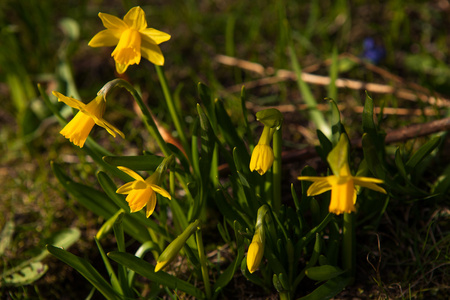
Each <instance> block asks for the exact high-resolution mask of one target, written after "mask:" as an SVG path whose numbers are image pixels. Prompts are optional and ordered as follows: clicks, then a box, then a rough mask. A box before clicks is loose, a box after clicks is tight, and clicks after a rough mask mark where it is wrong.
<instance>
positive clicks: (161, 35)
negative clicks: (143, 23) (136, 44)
mask: <svg viewBox="0 0 450 300" xmlns="http://www.w3.org/2000/svg"><path fill="white" fill-rule="evenodd" d="M139 32H140V33H141V35H142V38H143V39H144V40H146V41H147V42H148V43H150V44H155V43H156V44H161V43H162V42H165V41H168V40H169V39H170V34H167V33H165V32H162V31H159V30H156V29H154V28H145V29H143V30H140V31H139Z"/></svg>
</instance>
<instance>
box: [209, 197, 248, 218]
mask: <svg viewBox="0 0 450 300" xmlns="http://www.w3.org/2000/svg"><path fill="white" fill-rule="evenodd" d="M224 193H226V192H225V191H222V190H216V193H215V195H214V201H215V203H216V205H217V208H218V209H219V211H220V213H221V214H222V215H223V216H225V218H226V219H227V220H228V221H230V222H233V221H236V222H238V223H239V225H241V226H244V225H246V224H247V223H246V222H245V221H244V219H243V218H242V217H241V216H240V214H239V213H238V212H237V211H236V210H235V209H234V207H233V205H232V204H231V203H228V201H227V200H226V198H225V196H224Z"/></svg>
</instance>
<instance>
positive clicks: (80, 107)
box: [52, 91, 86, 110]
mask: <svg viewBox="0 0 450 300" xmlns="http://www.w3.org/2000/svg"><path fill="white" fill-rule="evenodd" d="M52 94H53V95H54V96H55V97H57V98H58V101H60V102H64V103H65V104H67V105H69V106H70V107H73V108H76V109H78V110H83V109H84V108H85V107H86V104H84V103H83V102H81V101H80V100H77V99H75V98H72V97H67V96H64V95H63V94H61V93H59V92H57V91H53V92H52Z"/></svg>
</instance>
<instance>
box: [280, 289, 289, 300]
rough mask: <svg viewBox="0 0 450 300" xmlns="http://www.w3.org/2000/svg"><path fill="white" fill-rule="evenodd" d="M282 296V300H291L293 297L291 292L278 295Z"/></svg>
mask: <svg viewBox="0 0 450 300" xmlns="http://www.w3.org/2000/svg"><path fill="white" fill-rule="evenodd" d="M278 294H279V295H280V300H291V295H290V293H289V292H286V291H284V292H280V293H278Z"/></svg>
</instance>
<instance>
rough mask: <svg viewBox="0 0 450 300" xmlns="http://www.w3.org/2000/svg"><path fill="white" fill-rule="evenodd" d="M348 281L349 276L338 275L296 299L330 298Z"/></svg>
mask: <svg viewBox="0 0 450 300" xmlns="http://www.w3.org/2000/svg"><path fill="white" fill-rule="evenodd" d="M349 283H350V277H345V276H338V277H336V278H333V279H330V280H328V281H327V282H325V283H324V284H322V285H321V286H319V287H318V288H316V289H315V290H314V291H313V292H312V293H310V294H308V295H306V296H304V297H301V298H299V299H298V300H317V299H331V298H333V297H334V296H336V295H337V294H339V293H340V292H341V291H342V290H343V289H344V288H345V287H346V286H347V285H348V284H349Z"/></svg>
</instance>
